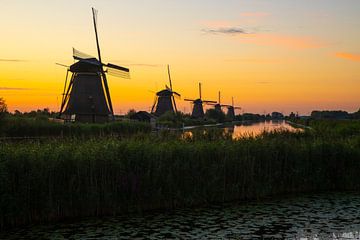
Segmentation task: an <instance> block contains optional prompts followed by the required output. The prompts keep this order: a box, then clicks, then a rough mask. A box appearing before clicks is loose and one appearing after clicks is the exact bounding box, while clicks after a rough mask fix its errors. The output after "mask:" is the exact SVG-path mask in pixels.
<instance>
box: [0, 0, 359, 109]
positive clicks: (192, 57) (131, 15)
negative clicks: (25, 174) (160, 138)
mask: <svg viewBox="0 0 360 240" xmlns="http://www.w3.org/2000/svg"><path fill="white" fill-rule="evenodd" d="M0 3H1V10H2V11H1V14H0V29H1V35H0V97H3V98H4V99H5V100H6V102H7V104H8V108H9V110H10V111H14V110H16V109H17V110H20V111H30V110H32V109H42V108H50V109H51V110H53V111H58V110H59V108H60V104H61V96H62V92H63V87H64V82H65V75H66V68H64V67H61V66H59V65H56V64H55V63H62V64H65V65H71V64H72V63H74V60H73V58H72V48H73V47H74V48H76V49H78V50H80V51H82V52H85V53H88V54H90V55H93V56H96V54H97V52H96V42H95V35H94V29H93V25H92V13H91V7H95V8H96V9H97V10H98V28H99V29H98V32H99V40H100V47H101V52H102V58H103V61H104V62H111V63H114V64H118V65H121V66H125V67H129V68H130V72H131V79H122V78H116V77H109V80H108V81H109V87H110V92H111V97H112V102H113V105H114V111H115V113H117V114H124V113H126V112H127V111H128V110H129V109H133V108H134V109H136V110H146V111H149V110H150V108H151V106H152V104H153V102H154V95H155V94H154V92H156V91H158V90H161V89H163V88H164V86H165V84H168V78H167V70H166V65H167V64H170V67H171V75H172V79H173V88H174V90H175V91H177V92H179V93H180V94H181V96H182V99H184V98H197V97H198V89H197V86H198V83H199V82H201V83H202V85H203V98H204V99H206V100H217V94H218V91H221V94H222V103H224V104H226V103H231V98H232V97H234V100H235V104H236V106H239V107H242V110H241V111H240V112H253V113H261V114H262V113H269V112H272V111H279V112H283V113H285V114H288V113H289V112H291V111H293V112H299V113H300V114H309V113H310V112H311V111H312V110H338V109H342V110H346V111H349V112H354V111H357V110H358V109H359V108H360V14H359V12H360V1H359V0H302V1H291V0H224V1H218V0H196V1H194V0H151V1H149V0H147V1H145V0H122V1H116V0H101V1H100V0H98V1H86V0H77V1H70V0H62V1H45V0H32V1H28V0H26V1H25V0H23V1H20V0H11V1H10V0H0ZM177 105H178V108H179V110H181V111H185V112H189V111H190V110H191V105H190V103H189V102H185V101H183V100H178V101H177ZM240 112H238V113H240Z"/></svg>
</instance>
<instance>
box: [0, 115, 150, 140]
mask: <svg viewBox="0 0 360 240" xmlns="http://www.w3.org/2000/svg"><path fill="white" fill-rule="evenodd" d="M150 131H151V126H150V124H147V123H141V122H125V121H124V122H112V123H107V124H81V123H69V124H61V123H57V122H50V121H48V120H47V119H46V120H39V119H35V118H16V117H11V118H8V119H5V120H4V121H3V122H2V124H0V137H76V136H78V137H82V136H86V137H88V136H107V135H129V134H135V133H140V132H141V133H148V132H150Z"/></svg>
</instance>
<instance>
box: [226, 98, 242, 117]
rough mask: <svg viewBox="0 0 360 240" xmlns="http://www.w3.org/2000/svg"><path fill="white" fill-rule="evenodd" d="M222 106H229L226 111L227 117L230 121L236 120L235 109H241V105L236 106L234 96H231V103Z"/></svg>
mask: <svg viewBox="0 0 360 240" xmlns="http://www.w3.org/2000/svg"><path fill="white" fill-rule="evenodd" d="M222 106H224V107H227V109H228V111H227V113H226V118H227V119H228V120H229V121H234V120H235V110H236V109H239V110H240V109H241V107H236V106H234V97H232V98H231V105H222Z"/></svg>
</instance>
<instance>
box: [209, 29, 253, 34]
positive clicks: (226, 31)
mask: <svg viewBox="0 0 360 240" xmlns="http://www.w3.org/2000/svg"><path fill="white" fill-rule="evenodd" d="M202 32H204V33H210V34H229V35H239V34H249V32H247V31H246V30H245V29H243V28H240V27H220V28H204V29H202Z"/></svg>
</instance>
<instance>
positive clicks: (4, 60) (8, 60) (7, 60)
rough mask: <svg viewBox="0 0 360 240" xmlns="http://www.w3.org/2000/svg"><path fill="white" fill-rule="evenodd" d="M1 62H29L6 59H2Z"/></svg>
mask: <svg viewBox="0 0 360 240" xmlns="http://www.w3.org/2000/svg"><path fill="white" fill-rule="evenodd" d="M0 62H27V60H24V59H6V58H0Z"/></svg>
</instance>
